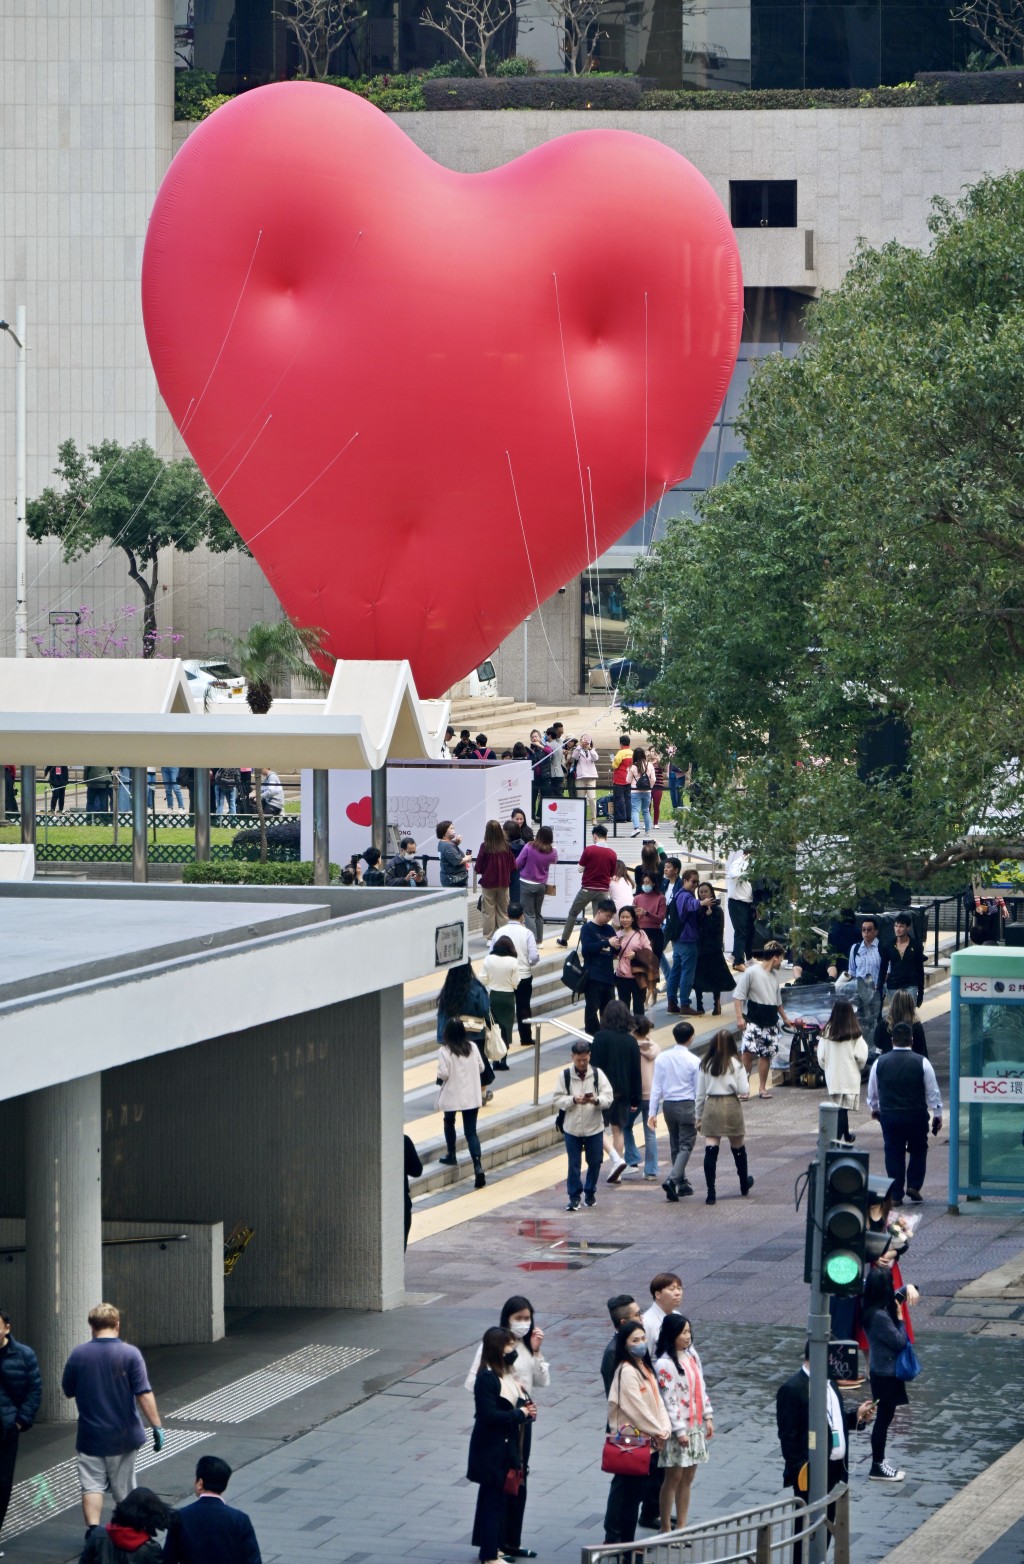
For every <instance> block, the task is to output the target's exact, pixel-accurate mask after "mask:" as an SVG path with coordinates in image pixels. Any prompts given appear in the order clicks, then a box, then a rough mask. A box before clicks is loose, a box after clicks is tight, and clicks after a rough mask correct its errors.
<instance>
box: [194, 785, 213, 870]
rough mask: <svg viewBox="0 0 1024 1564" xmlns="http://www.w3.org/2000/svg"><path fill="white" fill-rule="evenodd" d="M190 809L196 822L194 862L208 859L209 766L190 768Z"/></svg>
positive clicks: (207, 861)
mask: <svg viewBox="0 0 1024 1564" xmlns="http://www.w3.org/2000/svg"><path fill="white" fill-rule="evenodd" d="M192 809H193V811H194V813H195V822H196V827H195V829H196V863H209V861H210V768H209V766H194V767H193V768H192Z"/></svg>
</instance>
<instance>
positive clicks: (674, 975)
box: [665, 869, 700, 1016]
mask: <svg viewBox="0 0 1024 1564" xmlns="http://www.w3.org/2000/svg"><path fill="white" fill-rule="evenodd" d="M699 880H700V875H699V874H698V872H697V870H696V869H687V871H686V873H685V874H683V875H681V876H680V878H679V880H678V882H677V887H678V888H677V889H676V891H675V895H674V896H673V897H672V899H671V901H669V903H668V916H667V917H666V919H665V933H666V935H667V936H668V938H669V939H670V940H671V941H672V970H671V972H670V973H669V975H668V1010H669V1014H670V1015H682V1016H692V1015H695V1014H696V1011H694V1009H693V1008H692V1006H691V1005H690V991H691V989H692V988H693V979H694V974H695V973H696V971H697V919H698V918H699V916H700V903H699V902H698V900H697V897H696V894H695V892H696V890H697V884H698V882H699ZM680 1000H682V1004H680Z"/></svg>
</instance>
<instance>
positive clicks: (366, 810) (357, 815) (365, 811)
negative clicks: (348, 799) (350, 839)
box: [345, 796, 373, 825]
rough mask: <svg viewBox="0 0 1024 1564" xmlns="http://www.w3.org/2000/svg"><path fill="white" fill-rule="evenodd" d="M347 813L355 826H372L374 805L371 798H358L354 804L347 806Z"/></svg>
mask: <svg viewBox="0 0 1024 1564" xmlns="http://www.w3.org/2000/svg"><path fill="white" fill-rule="evenodd" d="M345 813H346V814H347V815H348V817H349V819H350V820H351V822H352V824H353V825H372V823H373V805H372V804H371V802H370V798H369V796H367V797H366V798H357V799H356V801H355V803H354V804H346V806H345Z"/></svg>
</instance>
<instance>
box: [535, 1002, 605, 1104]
mask: <svg viewBox="0 0 1024 1564" xmlns="http://www.w3.org/2000/svg"><path fill="white" fill-rule="evenodd" d="M542 1023H543V1025H544V1026H557V1028H558V1030H559V1031H560V1032H564V1033H566V1035H567V1036H569V1037H582V1038H584V1039H585V1040H586V1041H587V1042H588V1043H589V1042H590V1033H589V1032H584V1031H582V1030H581V1028H580V1027H578V1026H571V1025H570V1024H569V1022H568V1021H563V1020H562V1019H561V1017H560V1016H524V1017H523V1025H524V1026H532V1027H534V1028H536V1030H535V1031H534V1034H533V1106H534V1107H535V1108H536V1107H538V1106H539V1104H540V1029H541V1024H542Z"/></svg>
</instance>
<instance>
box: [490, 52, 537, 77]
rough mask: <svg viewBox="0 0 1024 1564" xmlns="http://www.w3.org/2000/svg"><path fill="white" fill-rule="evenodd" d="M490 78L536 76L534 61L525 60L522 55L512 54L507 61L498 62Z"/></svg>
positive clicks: (535, 63)
mask: <svg viewBox="0 0 1024 1564" xmlns="http://www.w3.org/2000/svg"><path fill="white" fill-rule="evenodd" d="M491 74H492V76H536V74H537V62H536V60H527V59H525V58H524V57H523V56H522V55H519V54H512V55H510V56H509V58H508V59H507V60H499V61H498V63H497V65H496V66H495V67H494V70H493V71H492V72H491Z"/></svg>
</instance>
